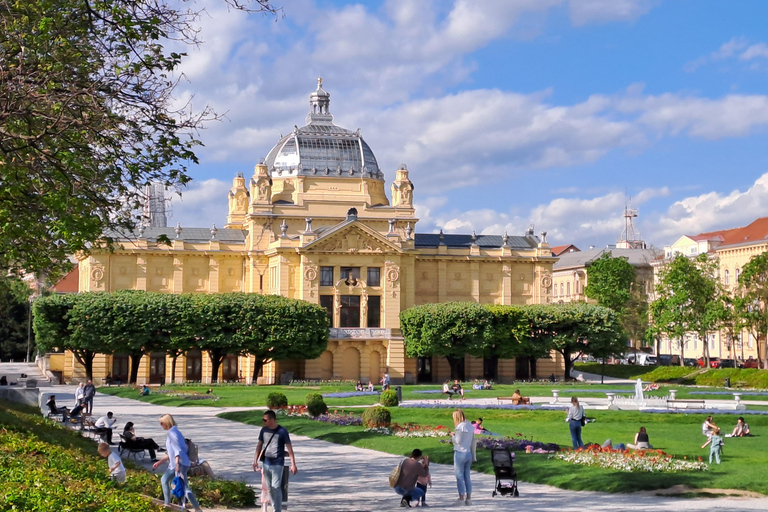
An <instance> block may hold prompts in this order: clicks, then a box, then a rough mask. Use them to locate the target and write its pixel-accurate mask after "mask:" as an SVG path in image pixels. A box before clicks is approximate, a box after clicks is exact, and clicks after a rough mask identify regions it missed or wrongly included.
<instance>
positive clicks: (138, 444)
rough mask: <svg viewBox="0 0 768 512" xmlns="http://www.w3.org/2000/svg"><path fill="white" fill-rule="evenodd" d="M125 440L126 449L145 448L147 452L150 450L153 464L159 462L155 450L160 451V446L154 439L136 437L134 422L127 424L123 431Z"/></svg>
mask: <svg viewBox="0 0 768 512" xmlns="http://www.w3.org/2000/svg"><path fill="white" fill-rule="evenodd" d="M123 440H124V442H125V446H126V448H144V449H145V450H148V451H149V457H150V458H151V459H152V462H157V456H156V454H155V450H159V449H160V446H158V444H157V443H156V442H155V440H154V439H152V438H148V439H145V438H143V437H136V431H135V430H133V422H132V421H129V422H128V423H126V424H125V428H124V429H123Z"/></svg>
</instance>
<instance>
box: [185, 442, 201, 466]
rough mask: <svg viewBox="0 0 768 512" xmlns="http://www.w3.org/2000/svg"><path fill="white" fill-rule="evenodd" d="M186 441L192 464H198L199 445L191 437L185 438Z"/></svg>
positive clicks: (188, 455)
mask: <svg viewBox="0 0 768 512" xmlns="http://www.w3.org/2000/svg"><path fill="white" fill-rule="evenodd" d="M185 441H186V442H187V457H189V462H190V464H192V465H194V464H197V459H199V456H198V453H197V445H196V444H195V443H193V442H192V440H191V439H185Z"/></svg>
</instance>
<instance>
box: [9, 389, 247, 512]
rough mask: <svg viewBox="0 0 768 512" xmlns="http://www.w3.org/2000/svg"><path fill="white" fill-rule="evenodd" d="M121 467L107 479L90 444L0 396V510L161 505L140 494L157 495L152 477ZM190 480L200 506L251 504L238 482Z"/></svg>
mask: <svg viewBox="0 0 768 512" xmlns="http://www.w3.org/2000/svg"><path fill="white" fill-rule="evenodd" d="M126 467H127V468H128V479H127V481H126V483H125V484H118V483H115V482H113V481H112V480H110V478H109V475H108V474H107V463H106V460H105V459H104V458H102V457H100V456H99V455H98V454H97V453H96V443H94V442H93V441H91V440H88V439H85V438H83V437H82V436H81V435H80V434H79V433H78V432H75V431H72V430H69V429H67V428H64V427H62V426H61V425H59V424H58V423H56V422H53V421H51V420H46V419H44V418H43V417H42V416H41V415H40V411H39V410H38V409H37V408H32V407H26V406H21V405H18V404H14V403H9V402H4V401H0V510H56V511H57V512H90V511H102V510H114V511H118V510H119V511H121V512H154V511H157V512H160V511H161V510H163V508H162V507H158V506H156V505H153V504H152V502H151V501H149V500H148V499H146V498H144V497H142V496H141V494H145V495H148V496H157V497H162V491H161V489H160V480H159V479H158V478H157V476H155V475H153V474H151V473H149V472H148V471H145V470H143V469H136V468H134V467H133V466H132V465H131V464H130V463H126ZM190 484H191V487H192V489H193V490H194V491H195V493H196V495H197V497H198V499H199V500H200V502H201V504H202V505H203V506H227V507H233V506H234V507H246V506H253V505H254V504H255V494H254V492H253V490H252V489H250V488H248V487H247V486H246V485H245V483H244V482H229V481H223V480H210V479H208V480H205V479H202V478H192V479H191V482H190Z"/></svg>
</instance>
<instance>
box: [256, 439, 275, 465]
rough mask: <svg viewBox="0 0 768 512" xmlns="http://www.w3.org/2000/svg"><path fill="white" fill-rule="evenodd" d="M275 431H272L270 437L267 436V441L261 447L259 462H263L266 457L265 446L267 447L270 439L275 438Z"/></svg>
mask: <svg viewBox="0 0 768 512" xmlns="http://www.w3.org/2000/svg"><path fill="white" fill-rule="evenodd" d="M275 434H276V432H273V433H272V437H270V438H269V441H267V445H266V446H265V447H264V448H262V449H261V455H259V462H264V460H265V459H266V458H267V448H268V447H269V444H270V443H271V442H272V440H273V439H274V438H275Z"/></svg>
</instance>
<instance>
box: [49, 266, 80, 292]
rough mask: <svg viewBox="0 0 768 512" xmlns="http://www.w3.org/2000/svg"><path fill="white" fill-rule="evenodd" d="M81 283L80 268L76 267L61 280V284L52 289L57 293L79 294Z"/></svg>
mask: <svg viewBox="0 0 768 512" xmlns="http://www.w3.org/2000/svg"><path fill="white" fill-rule="evenodd" d="M79 281H80V267H79V266H76V267H75V268H73V269H72V270H71V271H70V272H69V273H68V274H67V275H65V276H64V277H62V278H61V279H59V282H58V283H56V284H55V285H53V286H52V287H51V291H52V292H56V293H77V292H78V287H79Z"/></svg>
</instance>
